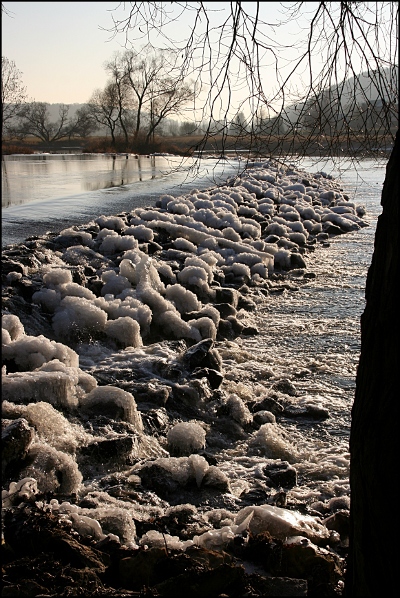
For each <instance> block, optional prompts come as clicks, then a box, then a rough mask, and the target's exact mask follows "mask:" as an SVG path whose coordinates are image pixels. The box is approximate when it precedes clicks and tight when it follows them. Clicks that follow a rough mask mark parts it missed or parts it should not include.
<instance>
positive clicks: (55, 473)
mask: <svg viewBox="0 0 400 598" xmlns="http://www.w3.org/2000/svg"><path fill="white" fill-rule="evenodd" d="M27 462H28V463H29V465H27V466H26V467H25V468H24V469H23V470H22V472H20V476H21V477H32V478H34V479H35V480H36V481H37V485H38V488H39V490H40V491H41V492H44V493H46V492H55V493H60V494H72V493H76V492H78V490H79V487H80V484H81V482H82V474H81V472H80V471H79V469H78V465H77V463H76V461H75V459H74V458H73V457H72V456H71V455H68V454H67V453H64V452H62V451H57V450H56V449H54V448H53V447H51V446H48V445H47V444H42V443H41V442H36V443H34V444H33V445H32V446H31V447H30V449H29V452H28V457H27Z"/></svg>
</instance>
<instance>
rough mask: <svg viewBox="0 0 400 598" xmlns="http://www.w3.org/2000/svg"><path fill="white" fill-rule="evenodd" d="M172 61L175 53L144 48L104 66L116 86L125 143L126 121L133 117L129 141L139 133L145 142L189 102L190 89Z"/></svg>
mask: <svg viewBox="0 0 400 598" xmlns="http://www.w3.org/2000/svg"><path fill="white" fill-rule="evenodd" d="M176 60H177V57H176V52H169V51H168V52H167V51H164V52H163V53H160V52H157V51H154V50H153V49H152V48H151V47H149V46H145V47H143V48H142V49H141V50H140V52H136V51H134V50H126V51H125V52H122V53H117V54H116V55H115V56H114V58H113V59H112V60H111V61H110V62H108V63H107V64H106V70H107V71H108V73H109V74H110V75H111V77H112V81H113V84H114V85H115V86H116V92H117V103H118V109H119V114H120V117H121V119H120V125H121V128H122V130H123V132H124V135H125V139H126V141H127V140H128V132H129V130H128V125H127V117H129V116H131V117H132V115H133V113H134V122H133V123H132V126H131V128H130V130H131V132H132V136H133V139H136V138H137V137H138V135H139V133H143V134H144V135H145V139H146V142H149V140H150V138H152V137H154V133H155V130H156V129H157V128H159V127H160V126H161V124H162V123H163V122H164V121H165V120H166V119H167V118H169V117H170V116H172V115H177V114H180V111H181V109H182V107H183V106H184V105H185V104H187V103H188V102H189V101H190V100H193V93H194V90H193V86H191V85H190V84H189V83H186V82H185V81H184V78H183V75H182V72H181V70H180V69H177V68H176Z"/></svg>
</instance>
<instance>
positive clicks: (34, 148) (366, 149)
mask: <svg viewBox="0 0 400 598" xmlns="http://www.w3.org/2000/svg"><path fill="white" fill-rule="evenodd" d="M392 148H393V137H391V136H382V137H377V138H376V140H375V141H374V144H373V145H371V143H370V140H369V139H368V138H364V136H363V135H358V136H357V135H354V136H353V137H347V136H342V137H338V136H335V137H332V138H330V137H329V136H326V135H312V134H310V133H308V132H307V131H305V132H304V133H301V134H300V133H299V134H298V135H293V134H282V135H272V134H271V135H253V136H250V135H246V134H240V135H228V134H224V135H214V134H209V135H208V136H204V135H182V136H171V137H161V136H156V137H155V139H154V140H152V141H151V142H148V143H144V141H143V140H140V139H139V140H137V141H132V142H131V143H130V144H129V146H128V147H127V146H126V143H125V142H124V141H123V140H117V143H116V145H115V146H112V145H111V141H110V138H108V137H96V136H93V137H88V138H86V139H84V140H82V139H71V140H68V139H61V140H59V141H55V142H52V143H45V142H43V141H40V140H39V139H34V138H28V139H26V140H24V141H17V140H10V141H6V140H3V143H2V155H10V154H33V153H40V152H50V153H67V154H70V153H81V152H83V153H96V152H97V153H111V154H113V153H116V152H120V153H137V154H139V155H149V154H152V153H168V154H173V155H177V156H186V157H188V156H194V157H196V156H197V155H198V154H199V153H200V154H201V155H204V154H212V155H214V156H215V155H219V156H221V155H246V156H250V157H253V158H259V159H260V158H265V157H271V156H274V157H275V158H282V157H284V156H288V155H294V156H314V157H324V156H326V155H330V154H332V155H341V156H348V157H358V158H360V157H364V158H366V157H374V156H379V155H382V156H385V155H389V154H390V152H391V150H392Z"/></svg>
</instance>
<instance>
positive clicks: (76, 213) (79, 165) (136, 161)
mask: <svg viewBox="0 0 400 598" xmlns="http://www.w3.org/2000/svg"><path fill="white" fill-rule="evenodd" d="M237 169H238V162H237V161H233V162H230V163H229V162H227V161H224V160H222V161H221V160H219V161H218V160H216V159H209V160H203V161H202V163H201V164H200V163H199V167H197V165H196V163H195V161H194V160H192V159H190V158H180V157H177V156H169V155H167V156H159V155H151V156H138V155H136V154H116V155H112V154H32V155H11V156H3V158H2V179H1V180H2V182H1V184H2V246H4V245H7V244H9V243H20V242H22V241H23V240H24V239H25V238H27V237H28V236H29V235H31V234H36V235H40V234H44V233H45V232H46V231H49V230H51V231H56V230H60V228H66V227H68V226H72V225H73V224H80V223H84V222H88V221H89V220H90V219H92V218H94V217H96V216H98V215H100V214H104V215H110V214H117V213H119V212H122V211H126V210H129V209H133V208H135V207H138V206H148V205H152V204H153V203H154V202H155V200H156V199H158V197H159V196H160V195H162V194H163V193H169V194H171V193H172V194H175V195H177V194H179V193H185V192H187V191H188V190H190V189H192V188H193V187H194V186H195V185H198V184H201V185H202V186H204V187H206V186H209V185H210V184H212V183H213V182H214V181H221V180H223V179H224V178H226V176H228V175H229V174H230V173H233V172H234V171H235V170H237ZM32 231H34V232H32Z"/></svg>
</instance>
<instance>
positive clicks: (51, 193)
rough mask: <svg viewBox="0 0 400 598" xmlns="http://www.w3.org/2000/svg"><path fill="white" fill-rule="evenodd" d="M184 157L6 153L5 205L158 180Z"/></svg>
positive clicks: (4, 175) (3, 195)
mask: <svg viewBox="0 0 400 598" xmlns="http://www.w3.org/2000/svg"><path fill="white" fill-rule="evenodd" d="M180 161H181V159H180V158H177V157H174V156H137V155H135V154H122V155H120V154H114V155H111V154H100V155H99V154H73V155H72V154H35V155H28V156H18V155H14V156H3V159H2V207H3V208H7V207H9V206H16V205H22V204H25V203H28V202H33V201H37V200H40V201H43V200H46V199H59V198H61V197H67V196H70V195H75V194H80V193H84V192H88V191H98V190H101V189H111V188H114V187H123V186H124V185H130V184H132V183H135V182H143V181H147V180H154V179H156V178H159V177H162V176H165V175H166V174H167V173H168V172H170V170H171V168H173V167H174V166H177V165H178V163H179V162H180Z"/></svg>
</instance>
